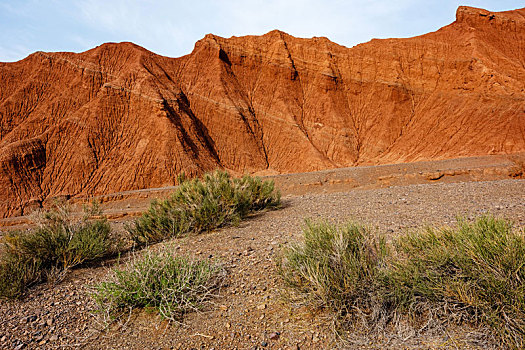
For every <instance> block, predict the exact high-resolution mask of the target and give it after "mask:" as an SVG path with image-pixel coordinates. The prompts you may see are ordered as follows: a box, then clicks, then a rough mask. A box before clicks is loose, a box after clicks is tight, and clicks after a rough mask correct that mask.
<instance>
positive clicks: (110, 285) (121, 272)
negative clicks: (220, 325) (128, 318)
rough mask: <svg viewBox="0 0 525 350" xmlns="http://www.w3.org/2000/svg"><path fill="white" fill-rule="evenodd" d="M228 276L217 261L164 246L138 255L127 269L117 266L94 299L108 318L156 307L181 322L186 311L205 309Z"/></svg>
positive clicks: (168, 317)
mask: <svg viewBox="0 0 525 350" xmlns="http://www.w3.org/2000/svg"><path fill="white" fill-rule="evenodd" d="M224 277H225V270H224V268H223V267H222V266H221V265H219V264H217V263H214V262H211V261H208V260H201V261H198V260H193V259H191V258H188V257H180V256H176V255H174V254H173V253H172V252H171V251H170V250H169V249H168V248H163V249H162V250H161V251H160V252H152V251H149V252H146V253H144V255H143V256H137V255H135V256H134V257H133V258H132V260H130V262H128V263H127V264H126V266H125V267H124V268H115V269H113V270H112V271H111V273H110V276H109V277H108V280H107V281H104V282H102V283H100V284H99V285H97V286H95V288H94V292H93V298H94V300H95V302H96V304H97V306H98V312H99V313H101V314H102V315H103V316H104V318H105V320H106V321H111V320H113V319H115V318H118V317H119V316H120V315H122V314H123V313H126V312H129V311H130V310H132V309H135V308H153V309H155V310H157V311H158V312H159V313H160V315H161V316H162V317H163V318H165V319H168V320H172V321H180V320H181V318H182V316H183V315H184V314H185V313H186V312H188V311H192V310H199V309H201V308H202V307H203V305H205V304H206V302H207V301H209V299H210V298H211V297H212V296H213V295H214V293H215V292H216V291H217V290H218V289H219V288H220V286H221V284H222V281H223V279H224Z"/></svg>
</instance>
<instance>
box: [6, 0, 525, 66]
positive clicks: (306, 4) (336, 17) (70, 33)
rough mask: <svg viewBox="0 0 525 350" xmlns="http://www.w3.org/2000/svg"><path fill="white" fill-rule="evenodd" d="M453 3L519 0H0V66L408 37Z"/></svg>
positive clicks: (441, 21)
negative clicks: (123, 45)
mask: <svg viewBox="0 0 525 350" xmlns="http://www.w3.org/2000/svg"><path fill="white" fill-rule="evenodd" d="M460 5H468V6H473V7H481V8H485V9H487V10H490V11H504V10H512V9H515V8H520V7H523V6H525V3H524V2H523V0H521V1H516V0H513V1H511V0H498V1H496V0H492V1H485V0H479V1H476V0H462V1H456V0H441V1H440V0H427V1H421V0H324V1H320V0H286V1H285V0H282V1H279V0H215V1H212V0H202V1H201V0H194V1H180V0H172V1H169V0H0V62H9V61H17V60H20V59H22V58H24V57H26V56H27V55H29V54H30V53H32V52H35V51H74V52H81V51H85V50H88V49H91V48H93V47H95V46H98V45H100V44H102V43H105V42H120V41H131V42H134V43H136V44H138V45H140V46H143V47H145V48H146V49H148V50H151V51H153V52H155V53H157V54H160V55H165V56H171V57H178V56H182V55H185V54H188V53H190V52H191V51H192V49H193V46H194V44H195V42H196V41H197V40H199V39H201V38H202V37H204V35H206V34H208V33H213V34H217V35H220V36H223V37H230V36H241V35H251V34H255V35H260V34H264V33H267V32H269V31H270V30H273V29H280V30H282V31H285V32H287V33H289V34H291V35H294V36H298V37H307V38H309V37H313V36H326V37H328V38H329V39H330V40H332V41H334V42H336V43H338V44H341V45H345V46H348V47H351V46H354V45H356V44H359V43H362V42H366V41H369V40H370V39H372V38H391V37H410V36H415V35H420V34H424V33H427V32H431V31H435V30H437V29H439V28H440V27H442V26H444V25H447V24H449V23H451V22H453V21H454V19H455V13H456V9H457V7H458V6H460Z"/></svg>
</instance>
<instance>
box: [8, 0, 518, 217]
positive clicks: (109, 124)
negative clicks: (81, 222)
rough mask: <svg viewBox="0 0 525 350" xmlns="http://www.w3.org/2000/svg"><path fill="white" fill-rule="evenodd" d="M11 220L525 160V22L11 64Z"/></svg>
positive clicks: (235, 40) (479, 18)
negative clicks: (98, 201) (144, 200)
mask: <svg viewBox="0 0 525 350" xmlns="http://www.w3.org/2000/svg"><path fill="white" fill-rule="evenodd" d="M0 82H1V84H0V216H3V217H6V216H12V215H19V214H21V213H23V212H24V210H25V211H28V208H31V207H35V206H40V205H41V204H42V202H45V201H49V200H51V199H52V198H55V197H57V196H64V197H71V196H77V195H84V196H86V195H87V196H92V195H98V194H106V193H112V192H119V191H125V190H134V189H140V188H151V187H161V186H168V185H172V184H174V183H175V182H176V180H175V179H176V175H177V174H178V173H179V172H181V171H185V172H186V173H187V174H189V175H195V174H199V173H201V172H203V171H205V170H210V169H213V168H217V167H223V168H226V169H230V170H233V171H234V172H238V173H243V172H254V173H261V174H275V173H288V172H304V171H312V170H319V169H326V168H335V167H348V166H355V165H363V164H385V163H398V162H407V161H408V162H411V161H416V160H431V159H443V158H453V157H458V156H472V155H486V154H508V153H514V152H519V151H524V150H525V136H524V135H525V9H520V10H515V11H509V12H497V13H491V12H488V11H485V10H480V9H474V8H469V7H460V8H459V9H458V12H457V19H456V21H455V22H454V23H452V24H451V25H449V26H446V27H444V28H442V29H440V30H438V31H437V32H434V33H429V34H426V35H423V36H419V37H415V38H410V39H387V40H372V41H371V42H368V43H366V44H362V45H358V46H355V47H353V48H346V47H343V46H340V45H337V44H335V43H332V42H330V41H329V40H328V39H326V38H312V39H298V38H294V37H292V36H290V35H287V34H285V33H283V32H280V31H272V32H270V33H268V34H266V35H263V36H247V37H232V38H230V39H224V38H220V37H217V36H214V35H207V36H206V37H205V38H203V39H202V40H200V41H199V42H197V43H196V45H195V49H194V51H193V52H192V53H191V54H190V55H187V56H184V57H181V58H175V59H173V58H167V57H162V56H158V55H155V54H153V53H151V52H149V51H147V50H145V49H143V48H141V47H138V46H136V45H134V44H131V43H120V44H104V45H102V46H99V47H97V48H95V49H92V50H89V51H86V52H84V53H80V54H74V53H43V52H37V53H35V54H32V55H30V56H29V57H27V58H26V59H24V60H22V61H19V62H16V63H0Z"/></svg>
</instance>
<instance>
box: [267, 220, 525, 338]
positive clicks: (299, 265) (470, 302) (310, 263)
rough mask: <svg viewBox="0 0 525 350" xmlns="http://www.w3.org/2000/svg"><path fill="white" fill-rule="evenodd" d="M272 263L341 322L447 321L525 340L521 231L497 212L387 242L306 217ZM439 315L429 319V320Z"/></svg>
mask: <svg viewBox="0 0 525 350" xmlns="http://www.w3.org/2000/svg"><path fill="white" fill-rule="evenodd" d="M277 266H278V270H279V272H280V274H281V276H282V278H283V281H284V282H285V284H286V285H287V286H288V287H289V289H290V291H291V292H292V296H293V298H294V300H295V301H300V302H302V303H305V302H306V304H308V305H310V306H312V307H315V308H325V309H328V310H330V311H331V312H332V314H333V315H334V316H335V319H336V320H337V324H338V326H339V330H342V331H347V330H349V329H351V328H352V326H355V325H356V324H357V323H359V325H360V326H363V325H364V326H365V328H366V329H369V330H370V331H371V332H373V331H379V330H381V331H383V330H385V329H386V328H387V327H393V328H394V329H395V327H396V324H398V322H399V321H400V320H401V319H402V320H403V321H407V320H408V322H409V323H410V324H412V325H413V326H414V327H421V325H424V328H426V327H431V326H437V325H440V326H444V325H445V326H446V325H447V324H451V323H459V324H465V323H467V324H469V325H471V326H472V325H473V326H479V327H488V328H489V329H490V330H491V331H492V335H493V336H494V337H496V338H498V339H499V341H500V342H501V344H503V345H505V346H507V347H509V348H523V346H525V342H524V340H523V339H524V335H525V311H524V310H525V233H524V232H523V230H517V229H515V228H513V226H512V224H511V223H510V222H508V221H506V220H504V219H497V218H494V217H490V216H483V217H480V218H478V219H477V220H476V221H474V222H467V221H466V220H460V221H459V224H458V225H457V226H456V227H454V228H427V229H421V230H418V231H416V232H414V233H410V234H407V235H405V236H403V237H400V238H398V239H396V240H395V241H394V242H393V243H392V244H389V245H386V244H385V243H384V242H381V240H378V239H376V238H374V235H373V233H372V232H370V230H368V229H366V228H365V227H363V226H361V225H359V224H355V223H349V224H346V225H344V226H335V225H332V224H328V223H311V222H307V224H306V227H305V229H304V241H303V242H301V243H297V244H295V245H292V246H290V247H287V248H285V249H284V250H283V252H282V254H281V257H280V258H279V259H278V261H277ZM433 319H435V320H438V321H439V322H434V323H433V324H431V323H430V320H433Z"/></svg>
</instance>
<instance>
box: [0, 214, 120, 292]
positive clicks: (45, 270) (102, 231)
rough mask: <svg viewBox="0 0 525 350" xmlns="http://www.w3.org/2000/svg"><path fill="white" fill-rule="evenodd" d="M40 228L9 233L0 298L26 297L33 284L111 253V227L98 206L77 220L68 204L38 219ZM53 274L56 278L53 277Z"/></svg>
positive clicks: (5, 240)
mask: <svg viewBox="0 0 525 350" xmlns="http://www.w3.org/2000/svg"><path fill="white" fill-rule="evenodd" d="M35 221H36V222H37V228H35V229H33V230H30V231H27V232H22V231H14V232H8V233H6V234H5V235H4V236H3V237H2V238H3V239H2V244H3V247H2V255H1V256H0V267H1V268H2V269H1V272H0V296H3V297H8V298H13V297H20V296H22V295H23V293H24V292H25V290H26V289H27V288H28V287H29V286H30V285H31V284H33V283H36V282H39V281H44V280H48V279H50V278H51V277H53V278H59V277H60V276H63V275H64V273H65V272H66V271H67V270H68V269H70V268H72V267H74V266H77V265H79V264H82V263H84V262H86V261H91V260H95V259H97V258H100V257H103V256H105V255H108V254H109V253H111V248H112V247H114V242H113V240H112V239H111V237H110V231H111V229H110V226H109V223H108V222H107V220H106V219H104V218H101V217H100V210H99V208H98V206H97V205H96V204H93V205H92V206H91V207H86V208H85V210H84V213H83V215H82V216H81V217H80V218H75V217H73V215H72V214H71V211H70V209H69V207H68V206H67V205H56V206H55V207H54V208H53V209H51V210H49V211H44V212H41V213H39V214H38V215H37V216H36V217H35ZM51 275H53V276H51Z"/></svg>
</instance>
